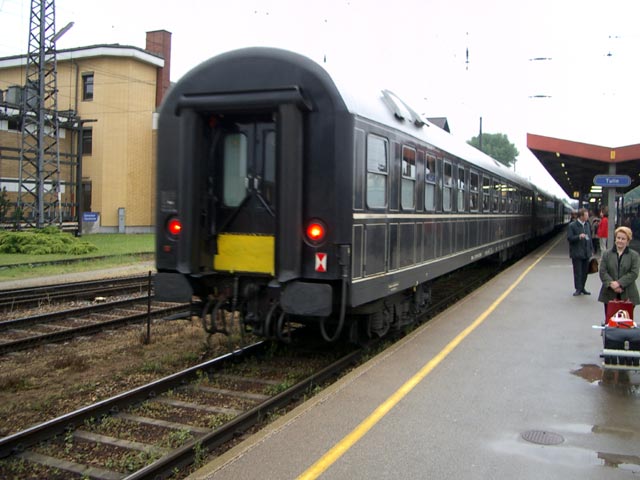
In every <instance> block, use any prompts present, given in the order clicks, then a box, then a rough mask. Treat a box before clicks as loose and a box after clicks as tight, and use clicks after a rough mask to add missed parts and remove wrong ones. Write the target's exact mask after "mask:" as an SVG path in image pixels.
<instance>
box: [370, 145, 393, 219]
mask: <svg viewBox="0 0 640 480" xmlns="http://www.w3.org/2000/svg"><path fill="white" fill-rule="evenodd" d="M388 152H389V145H388V143H387V140H386V139H384V138H382V137H378V136H376V135H369V136H368V137H367V206H369V208H380V207H384V206H386V205H387V173H388V171H389V167H388V165H389V160H388V159H389V153H388Z"/></svg>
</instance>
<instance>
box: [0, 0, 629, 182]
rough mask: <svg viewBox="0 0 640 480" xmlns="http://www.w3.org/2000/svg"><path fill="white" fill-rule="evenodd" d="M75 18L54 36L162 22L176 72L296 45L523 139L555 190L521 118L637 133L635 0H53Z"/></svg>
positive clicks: (21, 10) (15, 11)
mask: <svg viewBox="0 0 640 480" xmlns="http://www.w3.org/2000/svg"><path fill="white" fill-rule="evenodd" d="M30 4H31V2H30V1H29V0H0V32H2V35H1V36H0V57H3V56H9V55H16V54H22V53H26V49H27V40H28V27H29V11H30ZM71 21H73V22H75V25H74V26H73V28H72V29H71V30H69V31H68V32H67V33H66V34H65V35H64V36H63V37H62V38H61V39H60V40H59V41H58V44H57V46H58V48H73V47H79V46H86V45H93V44H99V43H120V44H123V45H133V46H137V47H141V48H144V46H145V32H146V31H149V30H159V29H164V30H168V31H170V32H171V33H172V58H171V62H172V63H171V79H172V81H176V80H178V79H179V78H180V77H181V76H182V75H183V74H184V73H186V72H187V71H188V70H189V69H191V68H192V67H194V66H195V65H197V64H198V63H200V62H202V61H203V60H206V59H207V58H209V57H211V56H214V55H217V54H219V53H222V52H225V51H228V50H232V49H236V48H241V47H247V46H272V47H279V48H285V49H289V50H293V51H296V52H299V53H302V54H304V55H306V56H308V57H310V58H312V59H313V60H315V61H317V62H319V63H322V64H324V66H325V67H326V68H327V69H328V70H329V71H330V72H333V71H336V72H340V74H341V75H346V76H349V77H352V78H357V79H362V81H363V82H366V83H368V84H375V85H379V87H380V88H381V89H382V88H388V89H390V90H392V91H394V92H395V93H396V94H398V95H399V96H400V97H402V98H404V99H405V100H406V101H407V103H409V104H411V105H412V106H413V107H414V109H415V110H416V111H418V112H420V113H424V114H425V115H426V116H429V117H438V116H445V117H447V118H448V119H449V124H450V127H451V130H452V133H453V134H454V135H456V136H458V137H460V138H461V139H463V140H468V139H469V138H471V137H472V136H474V135H477V134H478V129H479V118H480V117H482V118H483V131H484V132H485V133H505V134H507V135H508V137H509V139H510V140H511V142H512V143H514V144H515V145H516V147H517V148H518V150H519V151H520V156H519V162H518V164H517V172H518V173H520V174H522V175H523V176H526V177H530V178H531V179H532V180H534V181H536V182H538V183H541V184H543V185H544V186H545V187H546V188H547V189H549V190H551V191H553V192H554V193H558V194H562V191H561V190H560V189H559V187H557V185H555V183H554V182H552V181H551V180H550V176H549V175H548V174H547V173H546V171H544V169H543V168H542V166H541V165H540V164H539V162H537V160H536V159H535V157H534V156H533V155H532V154H531V153H530V152H529V151H528V150H527V148H526V133H527V132H528V133H535V134H540V135H547V136H552V137H558V138H565V139H569V140H575V141H581V142H586V143H593V144H596V145H603V146H607V147H618V146H623V145H629V144H636V143H640V129H638V127H637V123H638V122H637V120H636V117H637V116H638V112H639V111H640V88H638V84H639V83H640V82H639V73H640V27H638V23H639V22H640V1H639V0H606V1H605V0H483V1H478V0H438V1H436V0H393V1H388V0H387V1H381V0H316V1H311V0H298V1H294V0H231V1H230V0H224V1H222V0H182V1H175V0H171V1H169V0H135V1H132V0H126V1H125V0H109V1H98V0H57V1H56V26H57V29H58V30H60V29H62V27H64V26H65V25H66V24H67V23H69V22H71ZM467 51H468V56H467ZM536 58H538V59H540V58H543V59H545V60H532V59H536Z"/></svg>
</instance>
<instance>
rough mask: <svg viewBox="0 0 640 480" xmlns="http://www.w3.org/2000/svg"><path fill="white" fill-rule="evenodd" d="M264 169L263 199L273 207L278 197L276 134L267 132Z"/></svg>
mask: <svg viewBox="0 0 640 480" xmlns="http://www.w3.org/2000/svg"><path fill="white" fill-rule="evenodd" d="M262 144H263V145H264V152H263V158H264V167H263V171H262V179H263V181H262V189H261V192H262V197H263V198H264V199H265V201H266V202H267V203H268V204H269V206H273V205H274V203H275V195H276V132H275V130H266V131H265V132H264V141H263V142H262Z"/></svg>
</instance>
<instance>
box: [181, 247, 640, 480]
mask: <svg viewBox="0 0 640 480" xmlns="http://www.w3.org/2000/svg"><path fill="white" fill-rule="evenodd" d="M550 247H552V245H551V244H549V245H548V246H547V249H548V250H547V251H545V250H540V251H538V252H536V253H534V254H532V255H530V256H529V257H527V258H526V259H525V260H523V261H521V262H519V263H518V264H516V265H515V266H513V267H511V268H510V269H508V270H507V271H505V272H504V273H503V274H501V275H500V276H499V277H496V278H495V279H493V280H492V281H490V282H488V283H487V284H486V285H485V286H484V287H483V288H481V289H480V290H478V291H476V292H475V293H474V294H472V295H471V296H470V297H469V298H467V299H465V300H464V301H462V302H460V303H459V304H458V305H456V306H455V307H452V308H450V309H449V310H447V311H446V312H444V313H443V314H441V315H439V316H438V317H437V318H436V319H434V320H432V321H431V322H429V323H428V324H426V325H424V326H423V327H421V328H420V329H418V330H416V331H415V332H414V333H412V334H411V335H410V336H409V337H407V338H405V339H404V340H402V341H401V342H399V343H398V344H396V345H394V346H393V347H391V348H390V349H388V350H386V351H385V352H383V353H381V354H380V355H378V356H377V357H375V358H374V359H372V360H371V361H370V362H368V363H367V364H366V365H363V366H362V367H359V368H358V369H356V370H354V371H353V372H351V373H350V374H349V375H347V376H346V377H345V378H343V379H341V380H340V381H339V382H338V383H336V384H335V385H334V386H332V387H331V388H329V389H327V390H326V391H324V392H322V393H321V394H320V395H318V396H316V397H313V398H312V399H311V400H309V401H307V402H306V403H305V404H304V405H303V406H301V407H299V408H298V409H296V410H295V411H293V412H291V413H290V414H288V415H286V416H284V417H282V418H281V419H279V420H278V421H277V422H275V423H274V424H273V425H272V426H270V427H269V428H268V429H266V430H265V431H263V432H261V433H260V434H258V435H255V436H253V437H251V438H249V439H248V440H247V441H245V442H243V443H242V444H240V445H239V446H237V447H236V448H234V449H233V450H231V451H230V452H228V453H227V454H225V455H223V456H222V457H221V458H219V459H217V460H216V461H214V462H212V463H211V464H209V465H208V466H206V467H205V468H203V469H202V470H200V471H199V472H197V473H196V474H194V475H193V476H192V478H211V479H216V480H219V479H237V478H244V479H253V478H255V479H258V478H259V479H262V480H264V479H285V478H316V477H317V476H318V475H319V476H320V477H321V478H323V479H372V478H402V479H405V478H406V479H409V478H411V479H413V478H429V479H522V480H534V479H536V480H537V479H562V480H565V479H576V480H578V479H580V480H584V479H593V480H602V479H634V478H638V479H640V374H639V373H630V372H614V371H606V372H603V370H602V369H601V367H600V358H599V354H600V350H601V348H602V341H601V337H600V331H599V330H594V329H593V328H592V325H596V324H599V323H600V321H601V317H602V311H603V308H602V305H601V304H600V303H598V302H597V300H596V298H597V292H598V289H599V279H598V278H597V275H590V276H589V279H588V282H587V289H588V290H590V291H591V292H593V294H592V295H590V296H587V295H582V296H579V297H573V296H572V292H573V281H572V271H571V261H570V259H569V256H568V247H567V242H566V241H565V240H564V236H560V237H558V238H557V239H556V242H555V243H554V244H553V247H552V248H550ZM549 248H550V249H549ZM536 262H538V263H536ZM425 372H426V373H425ZM312 466H313V468H314V470H313V471H312V470H310V467H312ZM307 474H308V475H307ZM301 475H307V476H304V477H299V476H301Z"/></svg>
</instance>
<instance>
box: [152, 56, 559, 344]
mask: <svg viewBox="0 0 640 480" xmlns="http://www.w3.org/2000/svg"><path fill="white" fill-rule="evenodd" d="M352 83H353V80H352ZM355 83H356V84H355V85H349V82H348V81H344V80H339V79H338V78H337V76H331V75H330V74H329V73H328V71H327V70H326V69H325V68H323V67H322V66H321V65H319V64H318V63H316V62H314V61H312V60H311V59H309V58H307V57H305V56H302V55H300V54H297V53H294V52H290V51H286V50H281V49H275V48H266V47H253V48H245V49H240V50H235V51H230V52H226V53H223V54H220V55H218V56H215V57H213V58H211V59H209V60H207V61H205V62H203V63H202V64H200V65H198V66H196V67H195V68H194V69H192V70H191V71H190V72H188V73H187V74H186V75H184V77H182V78H181V79H180V80H179V81H178V82H177V83H176V84H175V85H174V86H172V88H171V90H170V91H169V93H168V95H167V96H166V98H165V100H164V102H163V104H162V106H161V108H160V112H159V118H158V156H157V201H156V228H157V230H156V267H157V275H156V277H155V295H156V298H157V299H159V300H165V301H174V302H177V301H180V302H192V304H194V305H196V306H197V309H198V312H199V313H200V315H201V317H202V319H203V323H204V325H205V328H206V329H207V331H209V333H216V332H226V331H227V327H226V321H227V320H228V319H229V318H230V316H231V317H232V318H234V319H236V318H237V319H239V320H240V322H241V324H242V326H243V328H244V329H245V330H247V331H250V332H252V333H254V334H255V335H258V336H260V337H268V338H274V339H278V340H281V341H287V339H289V338H290V332H291V327H292V326H297V325H307V326H311V327H314V328H316V329H317V330H315V331H317V332H318V335H321V336H322V338H323V339H324V340H325V341H327V342H334V341H336V340H337V339H339V338H348V339H349V340H352V341H362V340H363V339H365V340H366V339H368V338H374V337H382V336H384V335H386V334H387V333H388V332H390V331H392V330H397V329H399V328H403V327H404V326H406V325H408V324H411V323H413V322H415V321H416V318H418V316H419V315H420V314H421V313H422V312H424V311H425V309H426V308H427V306H428V304H429V301H430V298H431V293H432V292H431V288H432V283H433V280H434V279H435V278H437V277H439V276H442V275H444V274H446V273H448V272H452V271H454V270H456V269H459V268H461V267H463V266H465V265H469V264H471V263H474V262H477V261H479V260H480V259H483V258H487V257H495V258H498V259H500V260H506V259H508V258H510V257H512V256H513V255H516V254H518V253H520V252H522V251H523V250H524V249H525V248H526V247H527V246H530V245H531V244H532V242H535V241H536V240H539V239H540V238H543V237H545V236H548V235H550V234H552V233H553V232H554V231H556V230H557V229H559V228H561V227H562V226H563V225H564V224H566V223H567V222H568V219H569V211H568V209H567V207H566V205H565V204H564V202H563V201H562V200H561V199H559V198H557V197H555V196H553V195H551V194H549V193H546V192H545V191H543V190H542V189H540V188H538V187H536V186H535V185H534V184H533V183H531V182H530V181H528V180H526V179H524V178H522V177H520V176H518V175H516V174H515V173H514V172H513V171H511V170H510V169H509V168H507V167H505V166H504V165H502V164H501V163H499V162H497V161H495V160H494V159H492V158H491V157H489V156H487V155H485V154H484V153H482V152H480V151H479V150H477V149H475V148H473V147H472V146H470V145H468V144H467V143H466V142H464V141H461V140H459V139H456V138H455V137H454V136H453V135H451V134H450V133H448V132H447V131H445V130H443V129H441V128H439V127H438V126H436V125H434V124H432V123H430V122H429V121H428V120H426V119H424V118H423V117H422V116H420V115H419V114H417V113H416V112H415V110H414V109H412V108H411V107H410V106H409V105H408V104H407V103H406V102H404V101H403V100H402V99H401V98H400V97H399V96H397V95H396V94H394V93H393V92H392V91H391V90H384V89H382V90H377V89H367V88H365V87H364V86H363V84H358V82H355Z"/></svg>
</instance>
